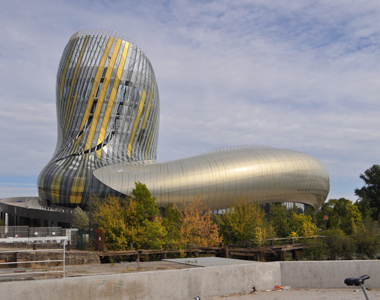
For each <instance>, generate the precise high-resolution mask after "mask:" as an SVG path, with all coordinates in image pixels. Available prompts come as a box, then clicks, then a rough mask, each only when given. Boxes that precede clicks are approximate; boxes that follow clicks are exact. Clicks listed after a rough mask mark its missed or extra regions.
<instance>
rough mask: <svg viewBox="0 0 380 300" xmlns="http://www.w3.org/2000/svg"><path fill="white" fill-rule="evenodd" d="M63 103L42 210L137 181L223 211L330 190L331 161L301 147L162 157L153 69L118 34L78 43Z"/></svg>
mask: <svg viewBox="0 0 380 300" xmlns="http://www.w3.org/2000/svg"><path fill="white" fill-rule="evenodd" d="M56 109H57V130H58V134H57V136H58V138H57V145H56V149H55V152H54V154H53V156H52V158H51V159H50V161H49V162H48V163H47V165H46V166H45V167H44V169H43V170H42V171H41V173H40V175H39V177H38V181H37V186H38V199H37V198H36V199H35V201H38V203H39V205H40V206H41V207H42V208H57V209H59V208H62V210H64V209H68V210H70V208H74V207H76V206H78V205H79V206H81V207H82V208H85V207H86V205H87V204H88V202H89V200H90V197H91V195H93V194H96V195H97V196H99V197H105V196H107V195H108V194H114V195H119V196H123V195H124V196H128V195H130V194H131V190H132V188H133V187H134V186H135V182H137V181H140V182H142V183H144V184H146V186H147V187H148V189H149V190H150V192H151V194H152V195H153V196H154V197H156V202H157V204H158V205H159V206H161V207H164V206H166V204H168V203H176V204H178V205H180V203H181V202H182V200H183V199H184V200H185V201H191V200H192V199H194V198H196V197H200V199H201V201H202V203H203V204H205V205H207V207H208V208H209V209H210V210H219V209H224V208H226V207H227V206H228V205H229V204H230V203H231V202H232V200H233V199H234V198H238V197H246V199H248V200H250V201H257V202H259V203H271V202H299V203H304V204H308V205H311V206H313V207H314V208H316V209H318V208H319V207H320V206H321V205H322V203H323V202H324V201H325V200H326V198H327V195H328V193H329V189H330V184H329V175H328V173H327V170H326V168H325V167H324V166H323V165H322V163H321V162H320V161H319V160H317V159H316V158H314V157H312V156H311V155H308V154H305V153H302V152H298V151H294V150H288V149H278V148H272V147H265V146H252V145H247V146H235V147H223V148H218V149H215V150H212V151H209V152H207V153H203V154H201V155H198V156H193V157H188V158H184V159H178V160H174V161H169V162H162V163H157V162H156V159H157V142H158V134H159V120H160V98H159V90H158V85H157V81H156V77H155V74H154V70H153V67H152V64H151V63H150V61H149V59H148V58H147V56H146V55H145V53H144V52H143V51H142V50H141V49H140V48H138V47H137V46H136V45H135V44H133V43H131V42H129V41H127V39H126V38H125V37H123V36H121V35H119V34H117V33H113V32H109V31H105V30H99V29H89V30H81V31H78V32H76V33H75V34H74V35H73V36H72V37H71V38H70V39H69V41H68V43H67V45H66V47H65V49H64V50H63V54H62V57H61V60H60V63H59V66H58V72H57V78H56ZM17 199H18V198H17ZM17 201H19V202H17V203H20V201H21V202H22V200H17ZM30 201H31V200H30V199H29V202H30ZM11 202H12V201H11V200H9V199H8V206H9V205H11V204H10V203H11ZM4 205H5V204H4V201H2V203H0V206H2V207H4ZM0 210H1V207H0ZM2 211H4V209H3V210H2ZM47 211H48V210H47ZM62 212H63V211H62ZM2 216H3V213H2ZM20 217H23V218H28V217H27V216H20ZM49 219H51V218H50V217H49ZM16 222H17V221H16ZM25 222H26V221H25ZM25 222H22V223H25ZM49 222H51V221H47V223H48V224H49V226H50V224H51V223H49ZM44 223H46V222H44ZM69 223H70V222H69Z"/></svg>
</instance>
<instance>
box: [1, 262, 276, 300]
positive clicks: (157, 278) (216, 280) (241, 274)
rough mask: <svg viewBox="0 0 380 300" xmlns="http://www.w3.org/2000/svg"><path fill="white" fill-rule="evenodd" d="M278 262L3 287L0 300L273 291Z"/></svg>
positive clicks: (171, 298) (172, 298)
mask: <svg viewBox="0 0 380 300" xmlns="http://www.w3.org/2000/svg"><path fill="white" fill-rule="evenodd" d="M280 282H281V267H280V263H279V262H274V263H250V264H245V265H234V266H222V267H206V268H193V269H181V270H168V271H155V272H141V273H130V274H117V275H116V274H115V275H106V276H88V277H78V278H66V279H50V280H32V281H24V282H6V283H0V290H1V294H0V299H31V300H34V299H36V300H37V299H38V300H51V299H55V300H67V299H83V300H87V299H88V300H90V299H91V300H97V299H99V300H106V299H123V300H124V299H125V300H127V299H139V300H158V299H167V300H181V299H194V298H195V297H196V296H200V297H201V298H202V297H208V296H215V295H228V294H232V293H236V292H245V291H250V290H252V287H253V286H256V288H258V289H269V288H273V286H274V285H276V284H280Z"/></svg>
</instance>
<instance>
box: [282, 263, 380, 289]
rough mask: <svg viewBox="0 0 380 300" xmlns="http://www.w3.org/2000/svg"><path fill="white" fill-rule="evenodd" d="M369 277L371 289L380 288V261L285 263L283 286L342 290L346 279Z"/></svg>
mask: <svg viewBox="0 0 380 300" xmlns="http://www.w3.org/2000/svg"><path fill="white" fill-rule="evenodd" d="M361 275H369V276H371V278H370V279H369V280H366V281H365V286H366V287H369V288H379V287H380V260H339V261H285V262H281V284H282V286H291V287H292V288H293V287H294V288H317V289H318V288H342V287H347V286H346V285H345V284H344V279H345V278H347V277H359V276H361Z"/></svg>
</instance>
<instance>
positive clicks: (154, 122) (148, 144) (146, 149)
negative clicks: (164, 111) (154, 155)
mask: <svg viewBox="0 0 380 300" xmlns="http://www.w3.org/2000/svg"><path fill="white" fill-rule="evenodd" d="M157 113H158V109H156V114H155V115H154V121H153V126H152V129H151V131H150V134H149V139H148V143H147V144H146V148H145V159H148V153H149V148H150V144H151V141H152V136H153V132H154V128H155V127H156V120H157Z"/></svg>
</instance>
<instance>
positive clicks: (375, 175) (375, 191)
mask: <svg viewBox="0 0 380 300" xmlns="http://www.w3.org/2000/svg"><path fill="white" fill-rule="evenodd" d="M360 178H361V179H362V180H363V181H364V186H363V187H361V188H360V189H359V188H357V189H355V195H357V196H358V197H359V201H358V202H359V205H358V207H359V208H360V209H361V212H362V213H363V215H365V216H366V215H367V214H368V210H367V211H366V209H369V213H370V214H371V217H372V219H373V220H379V213H380V166H379V165H373V166H372V167H371V168H369V169H367V170H365V171H364V174H360ZM363 201H364V202H366V201H368V202H369V203H361V202H363ZM361 204H362V205H361ZM368 204H369V205H368ZM368 206H369V207H368Z"/></svg>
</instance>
